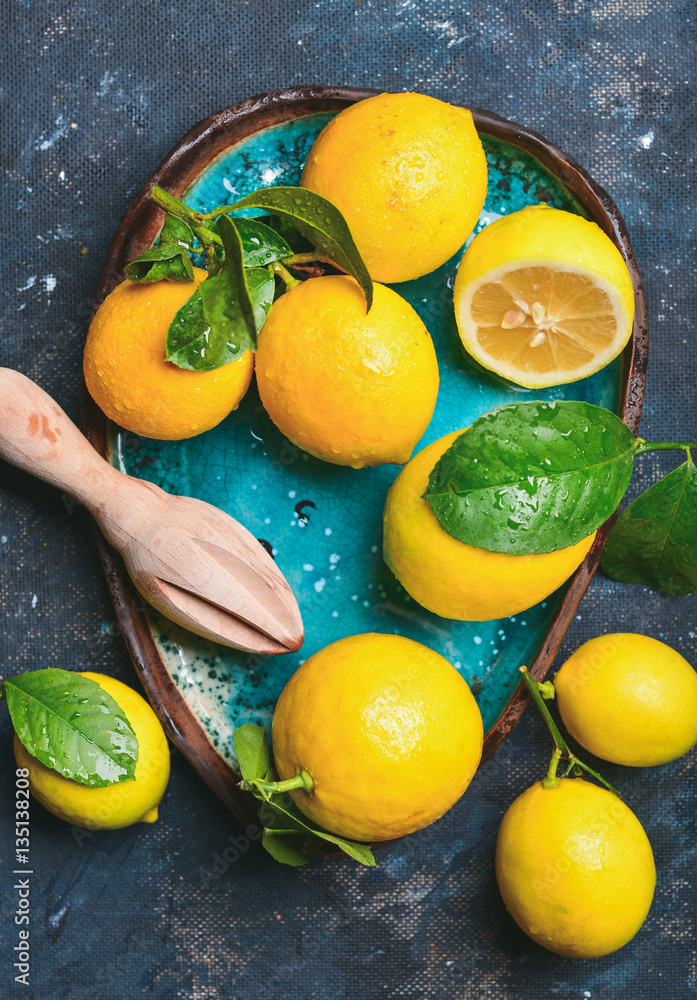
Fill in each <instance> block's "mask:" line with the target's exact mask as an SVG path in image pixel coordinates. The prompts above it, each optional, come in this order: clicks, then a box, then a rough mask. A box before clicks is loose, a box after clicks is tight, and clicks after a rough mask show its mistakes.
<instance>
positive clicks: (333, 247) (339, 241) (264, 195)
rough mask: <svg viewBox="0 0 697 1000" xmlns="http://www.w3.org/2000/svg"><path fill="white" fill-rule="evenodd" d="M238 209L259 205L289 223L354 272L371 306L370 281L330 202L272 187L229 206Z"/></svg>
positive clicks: (298, 190)
mask: <svg viewBox="0 0 697 1000" xmlns="http://www.w3.org/2000/svg"><path fill="white" fill-rule="evenodd" d="M240 208H261V209H263V210H264V211H265V212H270V213H271V214H273V215H277V216H280V217H281V218H285V219H287V220H289V221H290V222H292V224H293V225H294V226H295V227H296V229H297V230H298V231H299V232H300V234H301V235H302V236H304V237H305V238H306V239H308V240H309V241H310V242H311V243H312V245H313V246H314V247H315V248H316V249H317V250H318V251H319V252H320V253H322V254H324V255H325V256H327V257H329V258H330V259H331V260H332V261H333V262H334V263H335V264H337V265H338V266H339V267H340V268H341V269H342V270H344V271H346V272H347V273H348V274H351V275H353V277H354V278H355V279H356V281H357V282H358V284H359V285H360V286H361V288H362V289H363V294H364V295H365V298H366V305H367V309H370V307H371V305H372V304H373V282H372V280H371V278H370V275H369V274H368V269H367V267H366V266H365V264H364V262H363V258H362V257H361V255H360V253H359V252H358V248H357V246H356V244H355V243H354V240H353V236H352V235H351V230H350V229H349V227H348V225H347V224H346V220H345V219H344V217H343V215H342V214H341V212H340V211H339V209H338V208H335V206H334V205H332V203H331V202H330V201H327V200H326V198H322V197H320V195H318V194H315V193H314V191H308V190H307V188H302V187H273V188H262V190H260V191H254V192H253V193H252V194H249V195H247V196H246V198H242V199H241V200H240V201H237V202H235V204H234V205H231V206H230V209H240ZM219 224H220V223H219Z"/></svg>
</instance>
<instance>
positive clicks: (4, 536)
mask: <svg viewBox="0 0 697 1000" xmlns="http://www.w3.org/2000/svg"><path fill="white" fill-rule="evenodd" d="M0 542H2V544H3V545H7V535H2V536H1V537H0Z"/></svg>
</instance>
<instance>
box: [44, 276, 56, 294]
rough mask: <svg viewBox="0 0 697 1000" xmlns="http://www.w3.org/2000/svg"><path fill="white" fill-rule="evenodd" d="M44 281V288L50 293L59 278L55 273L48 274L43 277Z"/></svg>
mask: <svg viewBox="0 0 697 1000" xmlns="http://www.w3.org/2000/svg"><path fill="white" fill-rule="evenodd" d="M41 280H42V281H43V283H44V289H45V290H46V293H47V294H48V295H50V294H51V292H52V291H53V290H54V288H55V287H56V285H57V283H58V282H57V280H56V276H55V274H47V275H46V277H45V278H42V279H41Z"/></svg>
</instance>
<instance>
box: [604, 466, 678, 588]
mask: <svg viewBox="0 0 697 1000" xmlns="http://www.w3.org/2000/svg"><path fill="white" fill-rule="evenodd" d="M600 565H601V566H602V568H603V570H604V571H605V573H607V575H608V576H610V577H612V578H613V580H622V581H624V582H625V583H644V584H647V585H648V586H649V587H660V589H661V590H664V591H665V592H666V593H668V594H673V595H676V596H677V595H682V594H692V593H694V592H695V590H697V469H696V468H695V464H694V462H692V461H691V460H689V461H687V462H685V463H684V464H683V465H681V466H679V467H678V468H677V469H674V470H673V472H670V473H669V474H668V475H667V476H665V477H664V478H663V479H661V480H659V482H657V483H655V484H654V485H653V486H650V487H649V489H648V490H646V492H644V493H642V494H641V496H639V497H637V499H636V500H634V501H632V503H630V505H629V506H628V507H627V509H626V510H625V511H624V512H623V513H622V514H620V516H619V517H618V519H617V520H616V521H615V523H614V525H613V527H612V530H611V531H610V534H609V536H608V539H607V542H606V544H605V551H604V553H603V558H602V561H601V564H600Z"/></svg>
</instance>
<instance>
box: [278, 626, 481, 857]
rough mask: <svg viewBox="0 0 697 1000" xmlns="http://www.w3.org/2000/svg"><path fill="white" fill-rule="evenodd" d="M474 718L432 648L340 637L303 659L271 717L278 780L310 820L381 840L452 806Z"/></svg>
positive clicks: (471, 766) (465, 779) (453, 673)
mask: <svg viewBox="0 0 697 1000" xmlns="http://www.w3.org/2000/svg"><path fill="white" fill-rule="evenodd" d="M482 739H483V729H482V717H481V714H480V712H479V708H478V707H477V703H476V701H475V700H474V696H473V695H472V693H471V691H470V689H469V687H468V686H467V683H466V681H465V680H463V678H462V677H461V676H460V674H459V673H458V672H457V670H456V669H455V668H454V667H453V666H451V664H450V663H448V661H447V660H446V659H444V658H443V657H442V656H441V655H440V654H439V653H436V652H434V651H433V650H432V649H428V648H427V647H426V646H422V645H421V643H418V642H414V641H413V640H412V639H406V638H404V637H403V636H398V635H380V634H377V633H369V634H366V635H354V636H349V637H348V638H346V639H340V640H339V641H338V642H334V643H332V644H331V645H330V646H326V647H325V648H324V649H322V650H321V651H320V652H319V653H315V655H314V656H311V657H310V658H309V659H308V660H306V661H305V663H303V665H302V666H301V667H300V669H299V670H298V671H297V672H296V673H295V674H294V675H293V676H292V677H291V679H290V680H289V681H288V683H287V684H286V686H285V688H284V689H283V691H282V693H281V697H280V698H279V700H278V704H277V705H276V710H275V712H274V717H273V726H272V740H273V753H274V761H275V764H276V769H277V771H278V773H279V775H280V777H281V778H282V779H287V778H292V777H294V776H295V775H296V774H300V773H301V772H303V771H305V772H307V773H308V774H309V775H310V776H311V778H312V781H313V785H314V787H313V789H312V791H311V792H306V791H304V790H302V789H296V790H294V791H292V792H291V793H290V794H291V795H292V796H293V799H294V800H295V802H296V804H297V805H298V806H299V808H300V809H301V810H302V811H303V812H304V813H305V814H306V815H307V816H309V817H310V818H311V819H313V820H315V822H317V823H319V825H320V826H322V827H324V828H325V829H326V830H329V831H330V832H331V833H336V834H338V835H339V836H343V837H349V838H352V839H354V840H364V841H374V840H391V839H393V838H394V837H403V836H404V835H405V834H408V833H413V832H414V831H415V830H420V829H421V828H422V827H424V826H428V825H429V823H433V822H434V820H436V819H438V818H439V817H440V816H442V815H443V813H445V812H446V811H447V810H448V809H450V807H451V806H452V805H453V804H454V803H455V802H457V800H458V799H459V798H460V796H461V795H462V794H463V793H464V791H465V789H466V788H467V786H468V785H469V783H470V781H471V780H472V776H473V775H474V772H475V771H476V769H477V765H478V764H479V760H480V758H481V754H482Z"/></svg>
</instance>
